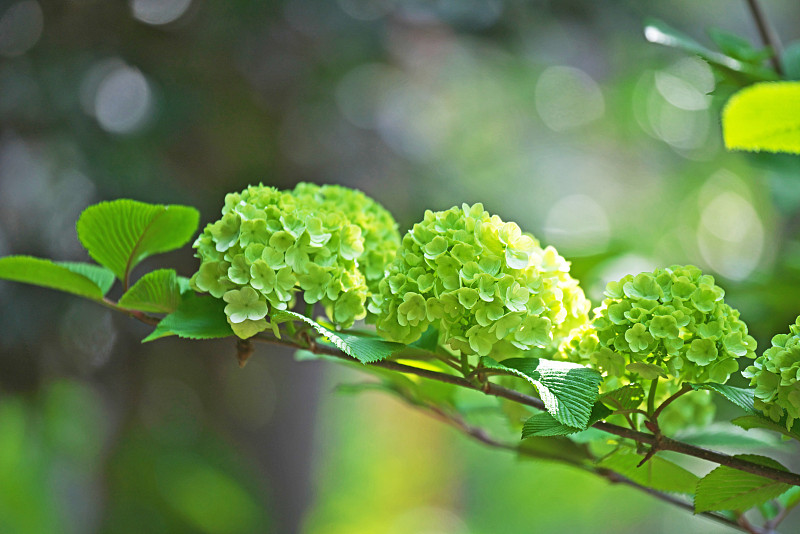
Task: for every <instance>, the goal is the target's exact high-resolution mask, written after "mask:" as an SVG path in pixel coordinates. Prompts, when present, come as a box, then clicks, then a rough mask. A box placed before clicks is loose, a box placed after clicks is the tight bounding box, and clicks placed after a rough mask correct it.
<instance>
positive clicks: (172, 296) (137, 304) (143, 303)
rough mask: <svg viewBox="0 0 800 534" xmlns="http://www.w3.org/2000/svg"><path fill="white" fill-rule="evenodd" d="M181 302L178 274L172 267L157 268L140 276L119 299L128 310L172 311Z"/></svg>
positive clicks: (120, 304) (121, 305) (121, 304)
mask: <svg viewBox="0 0 800 534" xmlns="http://www.w3.org/2000/svg"><path fill="white" fill-rule="evenodd" d="M180 303H181V289H180V286H179V285H178V275H177V273H176V272H175V271H174V270H173V269H158V270H156V271H152V272H149V273H147V274H145V275H144V276H142V277H141V278H140V279H139V280H137V282H136V283H135V284H133V287H131V288H130V289H129V290H128V291H126V292H125V294H124V295H122V297H120V299H119V302H118V304H119V306H120V307H122V308H126V309H128V310H139V311H144V312H154V313H172V312H174V311H175V310H176V309H177V308H178V305H179V304H180Z"/></svg>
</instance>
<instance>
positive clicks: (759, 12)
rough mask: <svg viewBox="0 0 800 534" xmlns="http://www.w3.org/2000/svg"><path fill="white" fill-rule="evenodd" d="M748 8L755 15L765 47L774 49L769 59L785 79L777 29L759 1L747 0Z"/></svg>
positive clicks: (781, 48)
mask: <svg viewBox="0 0 800 534" xmlns="http://www.w3.org/2000/svg"><path fill="white" fill-rule="evenodd" d="M747 7H749V8H750V14H751V15H753V19H754V20H755V22H756V26H757V27H758V33H759V34H760V35H761V41H762V42H763V43H764V46H768V47H770V48H771V49H772V54H771V55H770V58H769V59H770V61H771V62H772V66H773V68H774V69H775V72H777V73H778V75H780V76H781V77H783V65H781V54H782V53H783V47H782V46H781V40H780V37H778V32H776V31H775V28H774V27H773V26H772V25H771V24H770V23H769V20H768V19H767V15H766V13H764V9H763V8H762V7H761V3H760V2H759V0H747Z"/></svg>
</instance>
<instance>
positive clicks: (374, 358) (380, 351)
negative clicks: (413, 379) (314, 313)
mask: <svg viewBox="0 0 800 534" xmlns="http://www.w3.org/2000/svg"><path fill="white" fill-rule="evenodd" d="M272 318H274V319H277V320H285V319H287V318H293V319H299V320H301V321H303V322H305V323H308V324H309V325H311V326H312V327H313V328H314V330H316V331H317V332H319V334H320V335H322V336H324V337H325V338H327V339H328V340H330V342H331V343H333V345H335V346H336V348H338V349H339V350H341V351H342V352H344V353H345V354H347V355H348V356H352V357H353V358H355V359H357V360H358V361H360V362H361V363H373V362H379V361H381V360H385V359H386V358H388V357H389V356H391V355H392V354H393V353H394V352H397V351H398V350H400V349H402V348H404V347H405V345H403V344H401V343H392V342H390V341H384V340H382V339H379V338H376V337H373V338H368V337H357V336H351V335H349V334H337V333H334V332H332V331H330V330H328V329H327V328H325V327H324V326H322V325H321V324H319V323H318V322H316V321H314V320H313V319H309V318H308V317H306V316H305V315H301V314H299V313H296V312H293V311H288V310H275V311H274V312H273V313H272V314H270V319H272Z"/></svg>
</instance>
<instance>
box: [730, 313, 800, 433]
mask: <svg viewBox="0 0 800 534" xmlns="http://www.w3.org/2000/svg"><path fill="white" fill-rule="evenodd" d="M742 374H743V375H744V376H745V377H747V378H749V379H750V385H751V386H756V391H755V397H756V399H755V405H756V408H758V409H759V410H761V411H763V412H764V413H765V414H766V415H767V416H768V417H770V418H771V419H772V420H774V421H780V420H781V418H782V417H783V416H784V414H785V415H786V428H788V429H789V430H791V428H792V425H793V424H794V420H795V419H800V317H798V318H797V320H796V321H795V324H793V325H791V326H790V327H789V334H778V335H776V336H774V337H773V338H772V346H771V347H770V348H768V349H767V350H765V351H764V354H762V355H761V356H759V357H758V358H756V361H755V362H753V365H751V366H750V367H748V368H747V369H745V370H744V371H742Z"/></svg>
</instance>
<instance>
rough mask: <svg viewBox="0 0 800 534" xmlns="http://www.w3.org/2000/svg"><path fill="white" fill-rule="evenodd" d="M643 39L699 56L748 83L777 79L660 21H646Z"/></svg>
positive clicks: (755, 66)
mask: <svg viewBox="0 0 800 534" xmlns="http://www.w3.org/2000/svg"><path fill="white" fill-rule="evenodd" d="M644 37H645V39H647V40H648V41H650V42H651V43H656V44H660V45H664V46H669V47H673V48H678V49H680V50H683V51H685V52H689V53H690V54H695V55H697V56H700V57H701V58H702V59H704V60H705V61H707V62H709V63H710V64H711V65H713V66H716V67H719V68H722V69H723V70H725V71H730V72H733V73H736V74H740V75H744V76H746V77H747V78H748V79H749V81H750V82H752V81H765V80H777V79H778V75H777V74H776V73H775V72H774V71H772V70H770V69H767V68H765V67H761V66H759V65H753V64H751V63H745V62H743V61H739V60H737V59H734V58H732V57H728V56H726V55H725V54H720V53H719V52H714V51H713V50H710V49H708V48H706V47H705V46H703V45H701V44H700V43H698V42H697V41H695V40H694V39H692V38H691V37H689V36H688V35H686V34H684V33H682V32H679V31H678V30H676V29H674V28H672V27H670V26H669V25H667V24H666V23H664V22H662V21H660V20H656V19H649V20H647V21H646V23H645V27H644Z"/></svg>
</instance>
